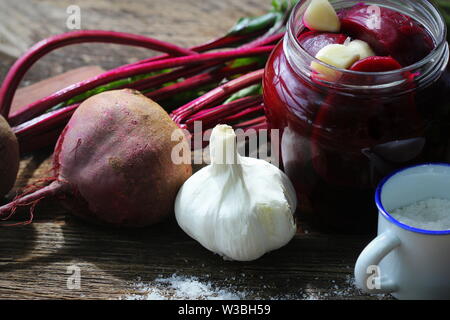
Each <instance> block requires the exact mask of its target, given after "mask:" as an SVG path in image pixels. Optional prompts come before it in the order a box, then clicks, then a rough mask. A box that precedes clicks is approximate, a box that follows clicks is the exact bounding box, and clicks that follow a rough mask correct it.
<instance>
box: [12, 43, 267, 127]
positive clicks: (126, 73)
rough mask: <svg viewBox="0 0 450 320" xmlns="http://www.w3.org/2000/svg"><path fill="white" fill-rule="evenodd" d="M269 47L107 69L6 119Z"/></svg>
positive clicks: (17, 119) (23, 117)
mask: <svg viewBox="0 0 450 320" xmlns="http://www.w3.org/2000/svg"><path fill="white" fill-rule="evenodd" d="M273 48H274V47H273V46H265V47H258V48H250V49H236V50H230V51H223V52H214V53H204V54H198V55H195V56H186V57H178V58H171V59H166V60H161V61H155V62H150V63H144V64H140V65H136V66H132V67H129V68H127V69H123V70H117V69H116V70H111V71H108V72H105V73H103V74H101V75H99V76H96V77H94V78H92V79H90V80H86V81H81V82H79V83H76V84H73V85H71V86H69V87H67V88H64V89H62V90H59V91H57V92H56V93H54V94H52V95H50V96H48V97H46V98H43V99H41V100H38V101H36V102H34V103H32V104H30V105H28V106H27V107H25V108H23V109H22V110H19V111H18V112H16V113H14V114H12V115H11V116H10V118H9V122H10V123H11V124H12V125H17V124H20V123H22V122H24V121H27V120H30V119H32V118H33V117H35V116H36V115H38V114H41V113H42V112H45V111H46V110H48V109H49V108H51V107H52V106H54V105H56V104H58V103H61V102H64V101H66V100H68V99H70V98H73V97H75V96H77V95H79V94H81V93H83V92H85V91H86V90H91V89H94V88H96V87H98V86H100V85H104V84H107V83H108V82H111V81H115V80H118V79H123V78H126V77H131V76H135V75H138V74H144V73H150V72H153V71H157V70H161V69H167V68H175V67H179V66H185V65H192V64H198V63H208V62H218V61H229V60H233V59H237V58H242V57H249V56H258V55H262V54H269V53H270V52H271V51H272V50H273Z"/></svg>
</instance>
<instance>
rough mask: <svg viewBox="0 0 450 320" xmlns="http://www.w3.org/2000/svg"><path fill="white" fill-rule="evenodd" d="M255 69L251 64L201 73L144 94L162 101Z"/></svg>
mask: <svg viewBox="0 0 450 320" xmlns="http://www.w3.org/2000/svg"><path fill="white" fill-rule="evenodd" d="M256 67H257V65H256V64H251V65H247V66H242V67H237V68H229V67H224V68H221V69H218V70H213V71H210V72H207V73H202V74H199V75H196V76H193V77H190V78H188V79H185V80H184V81H182V82H179V83H175V84H173V85H170V86H167V87H163V88H160V89H158V90H155V91H152V92H149V93H148V94H146V96H147V97H149V98H151V99H153V100H157V101H159V100H164V99H166V98H169V97H171V96H173V95H175V94H177V93H180V92H184V91H187V90H193V89H196V88H199V87H201V86H204V85H207V84H211V83H216V82H219V81H221V80H222V79H224V78H227V77H230V76H234V75H237V74H242V73H246V72H249V71H251V70H255V69H256Z"/></svg>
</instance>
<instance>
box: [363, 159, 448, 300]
mask: <svg viewBox="0 0 450 320" xmlns="http://www.w3.org/2000/svg"><path fill="white" fill-rule="evenodd" d="M428 198H441V199H449V200H450V164H424V165H419V166H415V167H410V168H407V169H403V170H400V171H398V172H396V173H394V174H392V175H390V176H389V177H387V178H385V179H384V180H383V181H382V182H381V183H380V185H379V186H378V188H377V190H376V194H375V202H376V205H377V207H378V210H379V214H378V237H377V238H375V239H374V240H373V241H372V242H371V243H370V244H369V245H368V246H367V247H366V248H365V249H364V250H363V252H362V253H361V255H360V256H359V258H358V261H357V262H356V266H355V280H356V285H357V286H358V287H359V288H360V289H362V290H363V291H365V292H367V293H375V294H378V293H391V294H392V295H393V296H394V297H396V298H397V299H408V300H412V299H450V230H446V231H429V230H422V229H418V228H414V227H411V226H408V225H405V224H403V223H401V222H399V221H398V220H396V219H394V218H393V217H392V216H391V215H390V214H389V212H390V211H392V210H394V209H397V208H400V207H404V206H407V205H410V204H413V203H415V202H417V201H421V200H426V199H428Z"/></svg>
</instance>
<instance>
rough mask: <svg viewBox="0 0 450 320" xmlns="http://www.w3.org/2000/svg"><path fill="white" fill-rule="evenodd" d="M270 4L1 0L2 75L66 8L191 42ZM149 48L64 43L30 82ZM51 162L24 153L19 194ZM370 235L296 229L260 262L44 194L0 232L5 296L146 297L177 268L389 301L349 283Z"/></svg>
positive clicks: (230, 280) (226, 282) (240, 282)
mask: <svg viewBox="0 0 450 320" xmlns="http://www.w3.org/2000/svg"><path fill="white" fill-rule="evenodd" d="M269 2H270V1H269V0H245V1H244V0H226V1H225V0H224V1H217V0H183V1H181V0H172V1H166V0H148V1H121V0H115V1H97V0H95V1H94V0H85V1H73V0H71V1H66V0H64V1H50V0H48V1H42V0H39V1H37V0H35V1H30V0H27V1H25V0H2V1H0V79H3V77H4V75H5V72H6V71H7V69H8V67H9V66H10V65H11V63H13V61H14V60H15V58H16V57H15V56H17V55H19V54H21V53H22V52H23V51H24V50H26V48H28V47H29V46H31V45H32V44H33V43H35V42H36V41H38V40H41V39H42V38H45V37H47V36H49V35H52V34H56V33H60V32H64V31H67V29H66V25H65V20H66V18H67V14H66V8H67V6H68V5H72V4H77V5H79V6H80V7H81V14H82V20H81V21H82V28H83V29H94V28H98V29H110V30H120V31H127V32H135V33H140V34H145V35H149V36H154V37H157V38H159V39H163V40H167V41H171V42H174V43H177V44H179V45H183V46H191V45H194V44H199V43H202V42H205V41H206V40H209V39H211V38H214V37H216V36H219V35H221V34H223V33H224V32H225V31H226V30H228V28H229V27H231V26H232V25H233V23H234V22H235V21H236V20H237V19H238V18H239V17H241V16H250V15H257V14H261V13H263V12H264V11H265V10H267V9H268V8H269ZM149 54H153V53H149V52H148V51H146V50H140V49H133V48H131V49H130V48H123V47H119V46H115V45H111V46H109V45H79V46H74V47H70V48H65V49H62V50H59V51H57V52H56V53H52V54H51V55H49V56H48V57H46V58H45V59H43V60H42V61H40V62H39V63H38V64H37V65H36V66H35V67H33V68H32V70H31V71H30V73H29V74H28V75H27V77H26V79H25V81H24V84H25V85H27V84H30V83H33V82H35V81H38V80H42V79H45V78H47V77H50V76H54V75H57V74H60V73H62V72H64V71H68V70H71V69H73V68H76V67H81V66H85V65H99V66H101V67H102V68H104V69H108V68H112V67H114V66H117V65H121V64H124V63H129V62H133V61H135V60H137V59H140V58H144V57H146V56H148V55H149ZM50 168H51V151H50V150H47V151H43V152H40V153H37V154H34V155H33V156H29V157H26V158H24V159H23V160H22V163H21V170H20V174H19V178H18V181H17V185H16V188H15V190H14V192H15V191H17V190H18V189H20V188H21V187H23V186H26V185H28V184H30V183H33V182H34V181H36V180H37V179H40V178H42V177H45V176H47V174H48V172H49V170H50ZM14 192H13V193H12V194H14ZM20 214H22V216H21V215H20ZM25 214H26V212H22V213H19V216H18V217H17V218H21V217H22V218H26V215H25ZM369 241H370V236H363V237H361V236H331V235H320V234H312V233H310V234H298V235H297V236H296V237H295V238H294V239H293V241H292V242H291V243H289V245H287V246H286V247H284V248H282V249H281V250H278V251H276V252H272V253H269V254H267V255H265V256H264V257H263V258H262V259H260V260H258V261H254V262H251V263H237V262H229V261H223V260H222V259H221V258H220V257H218V256H217V255H213V254H211V253H210V252H208V251H207V250H206V249H204V248H202V247H201V246H200V245H199V244H198V243H196V242H195V241H193V240H192V239H190V238H189V237H188V236H187V235H185V234H184V233H183V232H182V231H181V230H180V229H179V228H178V226H177V225H176V222H175V221H168V222H166V223H164V224H162V225H158V226H155V227H152V228H146V229H143V230H133V231H127V230H114V229H108V228H101V227H96V226H91V225H89V224H86V223H84V222H82V221H79V220H78V219H76V218H74V217H72V216H71V215H70V214H68V213H67V212H66V211H65V210H64V209H63V208H61V207H60V206H59V205H58V204H57V203H55V202H51V201H44V202H42V203H41V204H40V205H39V207H38V208H37V210H36V217H35V220H34V222H33V224H31V225H29V226H26V227H12V228H2V229H1V230H0V243H1V245H0V299H80V298H82V299H121V298H124V297H126V296H128V295H131V294H138V295H139V294H140V293H139V292H137V291H136V288H135V286H134V284H135V283H136V282H137V281H141V282H143V283H145V284H146V285H152V281H153V280H154V279H155V278H157V277H161V276H162V277H164V276H167V277H168V276H171V275H172V274H174V273H176V274H178V275H181V276H195V277H198V278H200V279H204V280H205V281H206V280H207V281H211V282H212V283H213V284H214V285H216V286H218V287H232V288H235V289H236V290H240V291H246V292H248V294H247V295H246V297H247V298H249V299H251V298H272V297H288V298H291V299H380V298H383V299H386V298H389V297H384V296H383V297H377V296H367V295H364V294H362V293H361V292H359V291H358V290H356V289H355V288H354V287H353V285H352V284H351V282H352V274H353V267H354V263H355V260H356V258H357V256H358V254H359V253H360V251H361V250H362V249H363V248H364V246H365V245H366V244H367V243H368V242H369ZM73 265H76V266H78V267H79V268H80V270H81V287H80V289H72V290H71V289H68V288H67V279H68V276H69V275H68V274H67V268H68V267H70V266H73ZM167 298H170V295H169V296H167Z"/></svg>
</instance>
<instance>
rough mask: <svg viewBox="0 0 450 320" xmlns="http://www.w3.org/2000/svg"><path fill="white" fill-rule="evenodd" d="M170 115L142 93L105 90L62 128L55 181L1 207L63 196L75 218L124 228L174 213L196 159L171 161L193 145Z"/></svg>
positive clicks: (6, 208)
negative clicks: (175, 134)
mask: <svg viewBox="0 0 450 320" xmlns="http://www.w3.org/2000/svg"><path fill="white" fill-rule="evenodd" d="M175 130H179V129H178V127H177V126H176V124H175V123H174V122H173V121H172V120H171V118H170V117H169V115H168V114H167V113H166V112H165V111H164V110H163V109H162V108H161V107H160V106H159V105H158V104H156V103H155V102H153V101H152V100H150V99H148V98H147V97H145V96H143V95H142V94H141V93H139V92H138V91H135V90H129V89H124V90H114V91H107V92H104V93H100V94H98V95H96V96H93V97H91V98H89V99H87V100H86V101H85V102H83V103H82V104H81V105H80V106H79V108H78V109H77V110H76V112H75V113H74V114H73V116H72V118H71V120H70V121H69V123H68V124H67V126H66V128H65V129H64V131H63V132H62V133H61V136H60V138H59V141H58V143H57V145H56V147H55V152H54V158H53V161H54V171H55V180H54V182H52V183H51V184H50V185H48V186H46V187H44V188H42V189H40V190H37V191H36V192H34V193H32V194H29V195H25V196H24V197H22V198H21V199H18V200H16V201H14V202H12V203H10V204H8V205H6V206H4V207H1V208H0V215H4V214H7V213H8V212H10V211H11V210H13V209H14V208H15V207H17V206H19V205H22V204H25V203H27V204H30V203H33V202H35V201H39V200H40V199H42V198H44V197H48V196H57V197H58V199H60V201H62V203H63V205H65V206H66V207H67V208H68V209H69V210H70V211H71V212H73V213H74V214H75V215H77V216H79V217H82V218H85V219H87V220H90V221H93V222H97V223H102V224H109V225H114V226H122V227H143V226H148V225H151V224H154V223H156V222H159V221H161V220H162V219H163V218H165V217H167V216H169V215H170V214H172V213H173V205H174V200H175V197H176V194H177V192H178V189H179V188H180V187H181V185H182V184H183V183H184V181H186V180H187V178H189V177H190V176H191V174H192V167H191V165H190V164H175V163H174V162H173V161H172V159H171V154H172V149H173V147H175V146H176V145H180V144H186V148H183V149H184V150H189V148H188V147H187V141H186V139H185V138H184V136H183V135H178V136H179V137H180V138H179V140H178V141H172V139H171V137H172V134H173V132H174V131H175Z"/></svg>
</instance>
